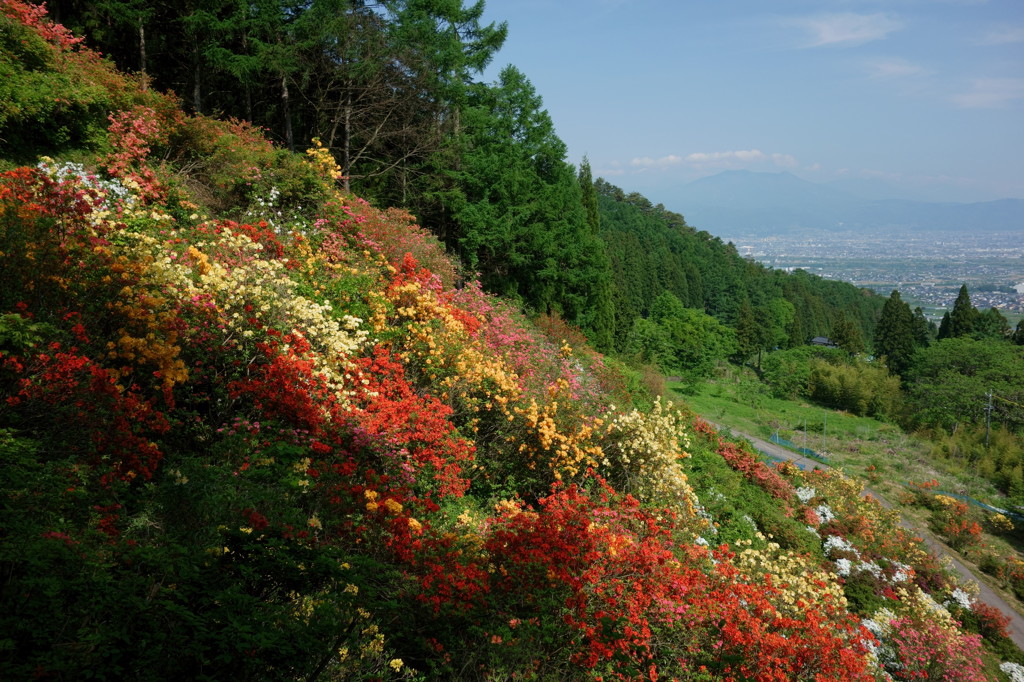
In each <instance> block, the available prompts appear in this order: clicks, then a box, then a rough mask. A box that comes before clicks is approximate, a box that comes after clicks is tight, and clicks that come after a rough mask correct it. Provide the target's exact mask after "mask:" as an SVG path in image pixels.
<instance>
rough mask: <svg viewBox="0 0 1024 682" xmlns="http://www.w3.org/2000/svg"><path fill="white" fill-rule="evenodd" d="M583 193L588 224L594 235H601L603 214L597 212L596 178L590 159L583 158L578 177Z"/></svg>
mask: <svg viewBox="0 0 1024 682" xmlns="http://www.w3.org/2000/svg"><path fill="white" fill-rule="evenodd" d="M576 177H577V179H578V180H579V183H580V190H581V191H582V192H583V210H584V211H586V212H587V223H588V224H589V225H590V231H591V232H593V233H594V234H600V233H601V214H600V213H598V210H597V189H595V188H594V176H593V175H592V174H591V172H590V159H588V158H587V157H586V156H584V157H583V162H582V163H580V170H579V174H578V175H577V176H576Z"/></svg>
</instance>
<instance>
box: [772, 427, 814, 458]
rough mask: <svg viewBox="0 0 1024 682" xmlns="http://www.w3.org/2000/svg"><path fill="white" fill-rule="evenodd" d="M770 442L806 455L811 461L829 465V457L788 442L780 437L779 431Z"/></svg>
mask: <svg viewBox="0 0 1024 682" xmlns="http://www.w3.org/2000/svg"><path fill="white" fill-rule="evenodd" d="M768 440H770V441H771V442H773V443H776V444H778V445H781V446H783V447H787V448H789V449H790V450H796V451H797V452H799V453H800V454H801V455H804V456H805V457H810V458H811V459H816V460H818V461H819V462H821V463H822V464H828V457H826V456H825V455H822V454H820V453H818V452H815V451H814V450H811V449H810V448H802V447H800V446H799V445H797V444H796V443H794V442H793V441H791V440H787V439H785V438H782V437H780V436H779V432H778V431H776V432H775V433H773V434H772V436H771V438H769V439H768Z"/></svg>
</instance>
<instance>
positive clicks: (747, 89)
mask: <svg viewBox="0 0 1024 682" xmlns="http://www.w3.org/2000/svg"><path fill="white" fill-rule="evenodd" d="M485 20H494V21H503V20H507V21H508V26H509V37H508V40H507V41H506V43H505V46H504V47H503V49H502V50H501V51H500V52H499V53H498V55H497V57H496V58H495V60H494V62H493V63H492V65H491V67H490V68H489V69H488V72H487V77H488V78H489V79H490V78H494V77H496V76H497V73H498V71H499V70H500V68H501V67H502V66H504V65H506V64H509V63H512V64H515V65H516V66H517V67H519V68H520V69H521V70H522V71H523V72H524V73H525V74H526V75H527V77H529V78H530V80H531V81H532V82H533V84H534V86H535V87H536V89H537V92H538V93H539V94H540V95H541V96H542V97H543V98H544V104H545V107H546V108H547V110H548V111H549V112H550V114H551V117H552V118H553V120H554V122H555V125H556V127H557V130H558V134H559V135H560V136H561V137H562V138H563V139H564V140H565V142H566V143H567V145H568V148H569V159H570V161H572V162H574V163H578V162H579V160H580V159H581V158H582V157H583V155H584V154H586V155H588V156H589V159H590V161H591V164H592V166H593V169H594V174H595V175H596V176H603V177H605V178H606V179H607V180H608V181H610V182H612V183H614V184H617V185H619V186H621V187H623V189H625V190H626V191H638V192H640V193H642V194H644V195H645V196H647V197H648V198H650V199H651V200H652V201H655V202H662V203H664V204H665V206H666V207H667V208H669V209H671V210H677V211H679V212H682V213H684V214H685V213H686V206H685V205H679V202H678V201H676V200H675V197H674V189H675V188H678V187H679V186H681V185H682V184H684V183H686V182H689V181H692V180H694V179H697V178H700V177H704V176H708V175H713V174H715V173H718V172H721V171H723V170H730V169H746V170H754V171H788V172H791V173H793V174H794V175H797V176H798V177H801V178H803V179H805V180H809V181H813V182H819V183H828V182H834V181H843V183H844V185H843V186H844V187H847V188H850V187H858V186H859V187H862V188H867V189H871V188H872V187H873V188H874V189H875V190H877V191H879V192H882V191H884V192H889V193H890V194H895V195H898V196H900V198H906V199H919V200H927V201H960V202H973V201H988V200H992V199H998V198H1022V197H1024V154H1022V152H1024V126H1021V125H1020V121H1021V120H1024V111H1022V109H1024V4H1022V3H1020V2H1019V1H1017V0H989V1H985V0H891V1H860V0H829V1H826V2H821V1H818V0H814V1H812V0H780V1H776V2H771V3H765V2H756V1H754V0H729V1H726V2H678V0H630V1H628V2H627V1H625V0H488V2H487V13H486V15H485ZM880 183H884V185H882V184H880ZM702 227H705V228H706V229H709V230H710V231H712V232H715V230H714V226H713V225H708V226H702Z"/></svg>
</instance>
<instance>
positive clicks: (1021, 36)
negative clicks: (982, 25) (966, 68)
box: [975, 26, 1024, 45]
mask: <svg viewBox="0 0 1024 682" xmlns="http://www.w3.org/2000/svg"><path fill="white" fill-rule="evenodd" d="M1013 43H1024V26H1000V27H999V28H995V29H992V30H991V31H989V32H988V33H986V34H984V35H983V36H981V37H980V38H978V40H977V41H975V44H977V45H1010V44H1013Z"/></svg>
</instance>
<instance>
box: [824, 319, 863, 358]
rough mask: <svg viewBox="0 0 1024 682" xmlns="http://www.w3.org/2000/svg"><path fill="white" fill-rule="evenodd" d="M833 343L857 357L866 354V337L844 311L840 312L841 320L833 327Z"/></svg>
mask: <svg viewBox="0 0 1024 682" xmlns="http://www.w3.org/2000/svg"><path fill="white" fill-rule="evenodd" d="M831 338H832V342H833V343H835V344H836V345H837V346H839V347H840V348H842V349H843V350H845V351H847V352H848V353H852V354H854V355H856V354H857V353H863V352H864V337H862V336H861V334H860V329H859V328H858V327H857V325H855V324H854V323H853V322H851V321H850V319H849V318H848V317H847V316H846V313H845V312H844V311H842V310H840V311H839V318H838V319H837V320H836V321H835V323H834V324H833V325H832V334H831Z"/></svg>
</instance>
